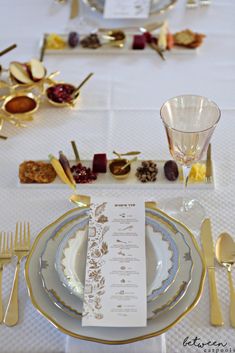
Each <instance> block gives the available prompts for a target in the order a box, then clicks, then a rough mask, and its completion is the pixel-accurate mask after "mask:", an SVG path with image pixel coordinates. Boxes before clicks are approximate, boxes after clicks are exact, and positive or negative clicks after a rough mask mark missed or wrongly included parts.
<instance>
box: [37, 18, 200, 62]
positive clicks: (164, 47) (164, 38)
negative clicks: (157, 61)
mask: <svg viewBox="0 0 235 353" xmlns="http://www.w3.org/2000/svg"><path fill="white" fill-rule="evenodd" d="M139 30H140V31H138V32H130V31H128V32H127V31H126V32H124V31H123V30H121V29H120V30H119V29H117V30H108V31H104V30H101V31H97V32H95V33H90V34H83V35H80V34H79V33H77V32H70V33H69V34H56V33H50V34H49V33H46V34H44V36H43V38H42V39H41V41H40V52H42V51H44V52H45V53H47V54H91V53H92V54H95V53H96V54H140V53H145V54H154V53H155V54H156V52H157V53H158V54H159V55H160V54H163V53H165V52H172V53H194V52H195V51H196V50H197V48H199V47H200V46H201V45H202V43H203V39H204V37H205V35H204V34H201V33H196V32H193V31H192V30H190V29H185V30H182V31H179V32H176V33H171V32H170V31H169V30H168V26H167V24H165V23H163V25H162V26H161V28H160V29H159V30H157V33H155V31H153V32H149V31H147V30H145V29H144V28H140V29H139Z"/></svg>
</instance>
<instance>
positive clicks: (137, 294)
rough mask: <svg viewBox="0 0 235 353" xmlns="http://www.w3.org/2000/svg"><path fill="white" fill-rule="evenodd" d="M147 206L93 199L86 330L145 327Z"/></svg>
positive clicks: (84, 307) (84, 324)
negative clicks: (108, 327) (97, 327)
mask: <svg viewBox="0 0 235 353" xmlns="http://www.w3.org/2000/svg"><path fill="white" fill-rule="evenodd" d="M146 317H147V301H146V255H145V205H144V201H142V202H141V201H140V200H131V201H126V200H118V199H115V200H111V199H110V200H108V201H105V202H104V201H100V200H97V199H96V200H95V199H92V204H91V206H90V218H89V231H88V249H87V260H86V279H85V290H84V299H83V316H82V325H83V326H112V327H137V326H140V327H141V326H146Z"/></svg>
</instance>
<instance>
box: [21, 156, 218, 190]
mask: <svg viewBox="0 0 235 353" xmlns="http://www.w3.org/2000/svg"><path fill="white" fill-rule="evenodd" d="M113 153H114V155H115V158H113V159H111V160H108V158H107V155H106V154H105V153H98V154H94V156H93V160H80V158H76V160H68V159H67V157H66V156H65V155H64V153H63V152H62V151H60V152H59V158H58V159H57V158H56V157H55V156H53V155H51V154H50V155H49V160H44V161H32V160H30V161H24V162H22V163H21V164H20V166H19V179H18V181H19V182H18V184H19V186H20V187H26V188H28V187H33V188H40V187H46V188H53V187H56V188H62V187H70V188H71V189H73V190H75V189H76V186H77V185H78V186H79V188H80V187H81V185H84V186H86V187H87V186H89V187H100V186H102V187H113V186H114V185H115V186H121V187H125V186H126V187H130V186H132V187H137V188H155V187H157V188H169V189H178V188H183V187H184V183H183V174H182V169H181V167H180V166H178V165H177V164H176V163H175V162H174V161H173V160H169V161H164V160H141V159H138V158H137V156H138V155H139V154H140V152H139V151H131V152H127V153H117V152H115V151H113ZM77 156H78V155H77ZM130 156H134V157H133V158H130V159H128V157H130ZM206 169H207V161H201V162H200V163H196V164H194V165H193V166H192V169H191V173H190V177H189V183H190V187H193V188H199V189H200V188H203V189H211V188H214V187H215V182H214V171H213V167H212V163H211V168H210V169H211V176H210V178H209V179H208V178H207V170H206Z"/></svg>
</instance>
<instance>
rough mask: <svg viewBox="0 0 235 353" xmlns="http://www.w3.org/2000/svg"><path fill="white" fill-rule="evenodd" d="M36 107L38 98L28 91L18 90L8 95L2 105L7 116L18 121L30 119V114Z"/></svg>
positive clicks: (37, 106)
mask: <svg viewBox="0 0 235 353" xmlns="http://www.w3.org/2000/svg"><path fill="white" fill-rule="evenodd" d="M38 108H39V98H38V97H36V96H35V95H34V94H33V93H29V92H18V93H14V94H12V95H10V96H8V97H7V98H6V99H5V101H4V102H3V106H2V109H3V111H4V112H5V113H6V115H7V116H8V117H10V118H14V119H15V120H20V121H29V120H32V115H33V114H34V113H35V112H36V111H37V110H38Z"/></svg>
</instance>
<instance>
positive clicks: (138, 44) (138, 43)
mask: <svg viewBox="0 0 235 353" xmlns="http://www.w3.org/2000/svg"><path fill="white" fill-rule="evenodd" d="M145 45H146V39H145V35H144V34H136V35H134V36H133V43H132V49H135V50H136V49H137V50H143V49H144V48H145Z"/></svg>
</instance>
